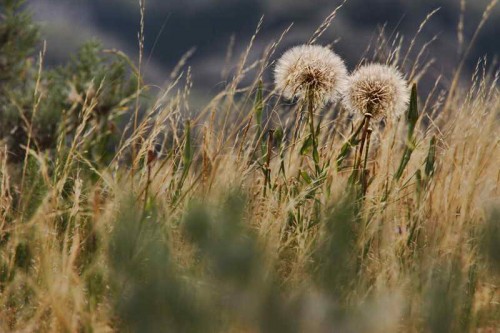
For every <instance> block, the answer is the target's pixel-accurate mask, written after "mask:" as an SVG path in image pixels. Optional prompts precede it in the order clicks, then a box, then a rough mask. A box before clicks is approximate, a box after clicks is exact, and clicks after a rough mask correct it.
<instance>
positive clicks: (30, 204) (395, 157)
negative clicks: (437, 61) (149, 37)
mask: <svg viewBox="0 0 500 333" xmlns="http://www.w3.org/2000/svg"><path fill="white" fill-rule="evenodd" d="M21 2H22V1H19V0H0V16H1V21H0V164H1V167H0V176H1V179H0V332H381V333H385V332H436V333H438V332H498V331H499V330H500V303H499V302H500V290H499V287H500V196H499V195H500V188H499V186H500V167H499V166H500V135H499V134H500V90H499V84H498V75H499V72H498V63H495V61H492V60H491V59H487V58H482V59H478V61H477V66H476V70H475V71H474V73H473V75H472V77H469V76H467V75H465V74H464V71H463V67H464V62H465V59H466V58H467V57H468V56H469V54H470V52H471V50H472V49H473V48H474V41H475V39H476V38H477V36H478V35H479V34H480V32H481V28H482V27H483V26H484V24H485V23H486V22H487V20H488V18H489V16H490V14H491V12H492V10H494V8H495V6H496V5H497V2H498V1H497V0H493V1H491V2H490V4H489V5H488V6H487V7H486V8H485V11H484V14H483V17H482V19H481V21H480V22H478V25H477V29H476V30H475V32H474V34H473V37H472V39H471V40H470V43H469V44H467V45H464V48H463V54H461V57H460V59H462V60H461V61H459V62H458V63H457V66H456V71H455V73H454V75H452V76H451V77H444V76H438V78H437V80H435V83H434V85H431V86H428V87H426V88H425V89H420V88H419V87H420V83H421V80H423V78H425V77H426V75H428V72H429V70H430V68H431V67H432V66H431V65H432V57H431V58H428V57H424V54H425V52H426V47H427V45H428V44H427V43H424V44H423V45H424V46H423V47H421V48H420V49H415V48H416V44H417V42H416V41H417V40H418V38H419V32H420V31H421V30H422V28H423V27H424V26H425V25H426V24H427V22H428V21H429V20H430V19H432V13H429V16H428V17H427V18H423V21H422V25H421V26H420V27H419V28H418V29H417V30H416V31H415V36H402V35H399V34H387V33H386V31H384V30H381V31H380V33H379V34H376V35H375V36H374V39H373V42H372V44H370V45H367V49H366V54H365V57H364V59H363V61H362V62H361V63H360V64H359V65H358V66H357V67H356V68H347V67H346V66H345V65H344V62H343V59H342V58H341V56H339V55H337V54H335V53H334V52H335V46H334V45H321V46H320V45H318V40H320V37H321V36H322V35H323V33H324V32H325V31H326V30H327V29H329V27H330V25H331V24H332V22H333V21H334V20H335V19H337V18H338V17H339V16H341V15H342V5H340V6H339V7H338V8H337V9H336V10H335V11H333V12H332V13H325V20H324V21H323V22H318V29H317V30H316V31H311V37H310V39H309V40H304V41H303V44H304V45H303V46H301V47H298V48H294V49H291V50H289V51H288V52H286V53H284V54H283V53H282V52H278V48H279V45H280V41H281V40H282V38H283V36H284V35H286V33H287V32H288V31H287V30H286V31H284V32H283V34H282V35H280V36H276V40H275V41H274V42H273V43H271V44H269V45H268V47H267V48H266V49H265V52H264V53H263V54H262V55H261V57H260V59H258V60H257V61H253V60H250V57H249V54H250V52H251V50H252V47H253V46H254V44H255V41H256V40H258V38H259V33H261V29H262V20H261V21H260V22H256V31H255V34H254V35H253V36H248V47H247V49H246V50H245V51H244V52H243V53H242V54H233V52H232V49H231V47H230V46H228V51H227V58H228V59H230V58H231V59H232V58H237V59H239V61H238V65H237V66H236V67H234V68H221V71H223V72H225V73H226V77H227V78H228V79H227V81H226V82H225V84H223V85H221V86H220V87H221V88H220V89H219V90H218V91H216V92H214V94H213V96H212V97H211V100H210V101H208V102H206V103H204V105H203V106H202V107H201V108H200V107H198V106H197V107H194V106H193V104H192V97H191V95H190V94H191V92H192V87H193V81H192V72H191V71H192V70H191V68H190V67H189V65H188V62H187V59H188V57H189V54H187V55H186V57H183V58H181V59H180V60H179V64H178V65H177V66H176V67H175V68H174V69H173V70H172V72H171V73H169V74H168V75H166V77H165V80H166V82H167V83H166V85H165V86H164V87H156V86H152V85H150V84H148V82H146V79H145V78H144V77H143V75H142V74H143V68H144V65H145V62H146V61H147V55H144V38H145V36H144V29H143V28H144V20H145V19H147V17H146V18H145V17H144V10H145V8H144V6H145V2H144V1H143V0H141V1H139V4H138V20H139V19H140V22H141V24H140V25H139V28H138V30H139V31H138V49H139V51H138V54H139V56H138V59H137V61H136V60H131V59H135V58H134V57H133V56H132V55H126V54H124V53H123V52H121V51H119V50H114V49H112V50H109V49H105V48H103V47H102V46H101V45H100V44H99V43H98V42H96V41H89V42H88V43H87V44H85V45H84V46H82V48H81V49H80V51H79V52H78V53H76V54H75V55H74V57H73V58H72V59H71V60H70V61H68V63H67V64H64V65H59V66H56V67H53V68H47V66H45V63H44V57H45V54H46V48H47V46H46V45H45V44H44V43H43V41H42V40H43V39H42V38H41V36H40V33H39V29H38V26H37V25H36V23H34V22H33V20H32V18H31V16H30V14H29V12H27V11H25V10H24V7H22V4H21ZM264 19H265V18H264ZM458 33H459V35H460V33H461V32H460V31H459V32H458ZM433 56H434V57H439V55H433ZM424 59H425V60H424ZM270 76H272V77H273V78H274V80H269V79H267V78H269V77H270ZM421 91H425V94H424V93H422V92H421Z"/></svg>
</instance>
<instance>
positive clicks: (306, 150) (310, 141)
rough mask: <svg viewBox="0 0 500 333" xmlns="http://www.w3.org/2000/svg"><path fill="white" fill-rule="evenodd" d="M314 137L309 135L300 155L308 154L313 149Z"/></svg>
mask: <svg viewBox="0 0 500 333" xmlns="http://www.w3.org/2000/svg"><path fill="white" fill-rule="evenodd" d="M313 143H314V142H313V138H312V136H308V137H307V139H306V141H304V144H303V145H302V148H300V155H307V154H309V152H310V151H311V148H312V146H313Z"/></svg>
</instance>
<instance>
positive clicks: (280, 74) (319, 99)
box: [274, 45, 348, 104]
mask: <svg viewBox="0 0 500 333" xmlns="http://www.w3.org/2000/svg"><path fill="white" fill-rule="evenodd" d="M347 75H348V74H347V69H346V66H345V64H344V61H343V60H342V59H341V58H340V57H339V56H338V55H337V54H335V53H334V52H333V51H331V50H330V49H329V48H327V47H324V46H319V45H301V46H296V47H294V48H292V49H290V50H288V51H287V52H285V54H283V56H282V57H281V58H280V59H279V60H278V62H277V64H276V68H275V70H274V77H275V83H276V88H277V89H278V91H279V92H280V93H282V95H283V97H285V98H287V99H292V98H294V97H298V98H308V97H309V94H312V96H313V97H314V99H315V103H317V104H324V103H327V102H335V101H337V100H338V99H339V97H340V96H341V93H342V91H343V89H344V87H345V84H346V82H347Z"/></svg>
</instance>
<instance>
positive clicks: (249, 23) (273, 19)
mask: <svg viewBox="0 0 500 333" xmlns="http://www.w3.org/2000/svg"><path fill="white" fill-rule="evenodd" d="M138 2H139V1H138V0H29V1H28V5H29V6H30V7H31V10H32V12H33V14H34V17H35V19H36V20H37V21H39V22H40V23H41V25H42V31H43V34H44V39H46V41H47V46H48V53H47V62H48V64H49V65H54V64H58V63H61V62H63V61H65V60H66V59H67V58H68V55H69V54H71V53H72V52H73V51H74V50H75V49H76V48H78V46H79V45H81V44H82V43H83V42H84V41H85V40H88V39H89V38H94V37H95V38H98V39H100V40H101V41H102V42H103V43H104V45H105V47H109V48H118V49H121V50H123V51H125V52H126V53H127V54H128V55H129V56H131V57H136V56H137V54H138V46H137V33H138V30H139V3H138ZM488 2H489V1H488V0H466V1H465V0H418V1H417V0H349V1H347V3H346V4H345V6H344V7H343V8H342V9H341V10H340V11H339V13H338V16H337V18H336V19H335V21H334V23H333V24H332V26H331V27H330V28H329V29H328V31H327V32H326V33H325V35H324V36H323V37H322V39H321V41H320V42H322V43H333V42H335V43H336V45H335V49H336V51H337V52H338V53H339V54H341V55H342V56H343V57H345V59H346V61H347V62H348V64H349V66H350V67H351V68H352V67H353V66H355V65H356V64H357V63H358V62H359V60H360V58H361V57H362V54H363V51H364V50H365V49H366V47H367V45H368V44H369V42H370V40H371V39H372V38H373V37H374V35H376V34H377V31H378V29H379V28H380V27H382V26H383V25H385V26H386V28H385V30H386V32H387V34H388V35H390V34H392V33H395V32H399V33H401V34H403V35H405V36H406V41H407V42H409V40H410V39H411V38H412V37H413V36H414V35H415V33H416V32H417V30H418V27H419V25H420V23H421V22H422V21H423V20H424V19H425V17H426V15H427V14H429V13H430V12H431V11H433V10H434V9H437V8H440V10H439V12H437V13H436V14H435V15H434V16H433V17H432V19H431V20H430V22H429V23H428V24H427V25H426V26H425V28H424V30H423V31H422V33H421V35H420V37H419V38H418V41H417V43H418V44H417V48H416V50H417V51H418V49H419V48H420V47H422V45H423V44H424V43H425V42H427V41H429V40H430V39H432V38H433V37H434V36H437V37H438V39H437V41H436V42H434V43H433V44H432V45H431V47H430V48H429V52H428V53H427V54H426V57H427V58H430V57H432V58H435V63H434V65H433V66H432V68H431V69H430V71H429V77H430V80H431V81H432V78H433V77H437V76H438V75H439V74H445V75H446V74H447V73H448V74H449V73H450V71H452V70H453V69H454V68H455V66H456V63H457V61H458V58H459V54H460V50H459V48H460V46H459V43H458V34H457V30H458V24H459V21H460V16H461V6H464V5H465V18H464V44H465V45H467V43H468V42H469V41H470V39H471V37H472V35H473V33H474V30H475V29H476V27H477V25H478V23H479V21H480V20H481V16H482V13H483V11H484V9H485V7H486V6H487V4H488ZM340 3H341V0H314V1H304V0H302V1H299V0H272V1H271V0H146V26H145V32H146V42H145V59H146V63H147V66H146V67H145V72H146V75H147V77H148V79H149V81H150V82H151V83H154V84H158V85H161V84H162V83H164V82H165V80H166V78H168V76H169V73H170V71H171V70H172V68H173V67H174V66H175V64H176V63H177V62H178V60H179V59H180V58H181V57H182V55H183V54H185V53H186V52H188V51H189V50H190V49H192V48H193V47H196V51H195V53H194V54H193V56H192V57H191V58H190V59H189V62H188V63H189V65H191V66H192V69H193V77H194V87H195V90H196V91H204V92H206V93H210V92H211V91H213V90H214V89H217V86H218V85H219V84H220V83H221V82H222V78H221V75H220V73H221V71H222V68H223V67H224V59H225V54H226V52H227V47H228V44H229V43H230V40H231V38H232V37H231V36H234V40H235V54H238V53H239V52H241V51H242V50H243V49H244V48H245V47H246V46H247V45H248V42H249V40H250V38H251V36H252V34H253V33H254V31H255V28H256V25H257V23H258V21H259V19H260V18H261V16H262V15H264V24H263V27H262V30H261V32H260V34H259V36H258V38H257V40H256V44H255V47H254V49H253V53H252V54H251V57H252V58H254V59H256V58H258V57H259V56H260V54H261V52H262V50H263V49H264V48H265V46H266V45H268V44H269V43H270V42H271V41H272V40H275V39H277V38H278V37H279V36H280V34H281V33H282V32H283V30H284V29H285V28H286V27H287V26H289V24H290V23H292V22H293V23H294V26H293V28H292V30H291V31H290V33H289V34H287V35H286V38H285V39H284V41H283V43H282V44H281V47H280V50H279V51H280V52H281V51H283V49H284V48H286V47H289V46H292V45H296V44H300V43H304V42H306V41H307V40H308V39H309V38H310V36H311V35H312V34H313V32H314V31H315V29H316V28H317V27H318V26H319V25H320V24H321V22H322V21H323V19H324V18H325V17H326V16H327V15H328V14H329V13H330V12H331V11H332V10H333V9H334V8H335V7H336V6H338V5H339V4H340ZM498 54H500V6H497V7H496V8H495V9H494V12H493V14H492V17H491V18H490V20H489V21H488V23H487V24H486V25H485V26H484V28H483V30H482V32H481V34H480V36H479V38H478V40H477V42H476V44H475V46H474V49H473V52H472V53H471V54H470V56H469V57H468V61H467V66H466V72H465V73H466V74H467V72H469V73H470V72H471V71H473V70H474V67H475V64H476V62H477V60H478V58H480V57H482V56H488V58H489V59H490V63H491V62H492V61H494V59H495V57H496V55H498ZM235 61H237V58H236V59H235ZM428 80H429V78H428Z"/></svg>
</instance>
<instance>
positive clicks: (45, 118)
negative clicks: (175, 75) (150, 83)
mask: <svg viewBox="0 0 500 333" xmlns="http://www.w3.org/2000/svg"><path fill="white" fill-rule="evenodd" d="M1 8H2V16H3V20H2V22H0V51H1V53H0V54H1V56H0V69H1V70H0V75H1V77H0V80H1V82H2V84H1V85H0V108H1V109H0V138H1V139H4V140H5V141H6V143H7V145H8V147H9V150H10V152H11V155H10V156H11V160H12V161H21V160H22V158H23V157H24V152H23V150H24V149H23V148H22V146H23V145H26V143H27V140H28V136H29V134H30V130H31V137H32V142H33V143H34V146H35V147H36V149H37V150H47V149H54V148H55V147H56V146H57V142H58V138H59V137H60V136H62V139H63V142H65V143H69V142H71V140H72V138H73V137H74V135H75V132H76V130H77V128H78V125H79V124H81V122H82V119H83V117H84V113H85V112H90V113H91V114H90V120H89V122H88V126H87V127H88V128H87V129H89V128H92V129H93V130H92V136H91V139H92V144H91V145H88V147H87V149H88V154H89V155H88V156H89V157H91V158H92V159H94V160H95V161H96V162H103V163H106V162H109V160H110V158H111V157H112V156H114V148H115V147H116V145H117V143H118V140H119V138H120V133H119V130H118V129H119V127H120V126H119V125H121V124H120V123H119V120H120V119H119V118H120V116H121V115H123V114H124V113H125V112H127V111H128V109H129V108H130V105H131V104H132V103H131V101H132V99H133V97H134V96H135V93H136V87H137V78H136V77H135V74H132V71H131V70H130V68H129V63H128V61H127V59H125V58H123V57H118V56H115V55H111V54H105V53H103V49H102V47H101V45H100V44H99V43H98V42H96V41H91V42H88V43H86V44H85V45H83V46H82V47H81V49H80V51H79V52H78V53H77V54H76V55H75V56H74V57H73V58H72V59H71V61H70V62H69V63H68V64H67V65H63V66H59V67H56V68H54V69H52V70H45V69H43V70H42V71H41V72H40V71H39V66H38V64H37V65H35V64H34V60H33V59H34V58H36V59H37V61H38V62H41V61H43V55H40V57H38V55H36V54H35V52H34V51H35V48H36V47H37V46H38V45H39V40H38V35H39V34H38V28H37V27H36V26H35V25H34V24H33V23H32V21H31V17H30V15H29V14H28V13H27V12H25V11H23V10H22V7H21V4H20V2H19V1H4V3H3V4H2V7H1ZM37 82H39V84H37ZM30 127H31V128H30ZM87 129H84V130H87Z"/></svg>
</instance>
